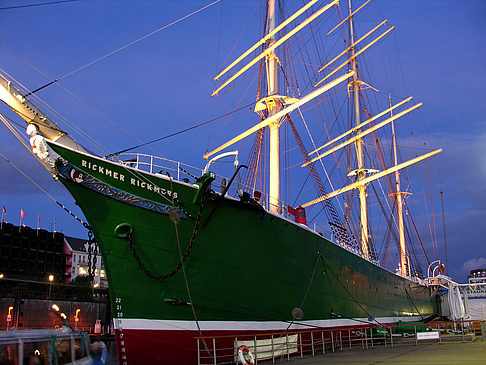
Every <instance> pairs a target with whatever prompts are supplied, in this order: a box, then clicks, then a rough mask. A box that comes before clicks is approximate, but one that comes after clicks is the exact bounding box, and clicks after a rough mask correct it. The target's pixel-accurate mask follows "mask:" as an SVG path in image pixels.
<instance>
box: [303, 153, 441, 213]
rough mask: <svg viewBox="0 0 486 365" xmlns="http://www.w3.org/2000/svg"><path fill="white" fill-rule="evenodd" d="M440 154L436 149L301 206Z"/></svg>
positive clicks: (355, 187)
mask: <svg viewBox="0 0 486 365" xmlns="http://www.w3.org/2000/svg"><path fill="white" fill-rule="evenodd" d="M440 152H442V149H438V150H435V151H432V152H430V153H427V154H425V155H422V156H419V157H416V158H413V159H411V160H408V161H406V162H403V163H401V164H399V165H395V166H393V167H390V168H389V169H386V170H383V171H381V172H379V173H377V174H375V175H373V176H370V177H367V178H366V179H363V180H359V181H356V182H355V183H353V184H349V185H347V186H345V187H343V188H341V189H338V190H335V191H333V192H332V193H329V194H326V195H323V196H321V197H319V198H317V199H314V200H312V201H310V202H309V203H305V204H303V205H302V207H303V208H306V207H308V206H310V205H313V204H316V203H319V202H321V201H323V200H326V199H329V198H332V197H334V196H336V195H339V194H342V193H345V192H346V191H349V190H352V189H357V188H359V187H360V186H363V185H365V184H368V183H369V182H371V181H374V180H376V179H379V178H380V177H383V176H385V175H388V174H391V173H392V172H395V171H398V170H400V169H403V168H405V167H407V166H410V165H412V164H414V163H417V162H419V161H421V160H424V159H426V158H429V157H432V156H434V155H436V154H438V153H440Z"/></svg>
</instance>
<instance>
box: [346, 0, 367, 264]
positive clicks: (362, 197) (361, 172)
mask: <svg viewBox="0 0 486 365" xmlns="http://www.w3.org/2000/svg"><path fill="white" fill-rule="evenodd" d="M348 4H349V14H350V17H349V36H350V44H354V21H353V17H352V16H351V14H352V12H353V10H352V7H351V0H348ZM350 52H351V56H352V61H351V67H352V70H353V71H354V72H355V75H354V77H353V81H352V86H353V97H354V113H355V123H356V125H359V124H360V123H361V122H360V110H359V83H358V63H357V62H356V58H355V57H354V56H355V48H354V47H351V50H350ZM356 133H357V134H359V133H360V130H357V131H356ZM355 147H356V159H357V162H358V169H357V170H356V175H357V177H358V181H361V180H363V179H365V178H366V172H365V169H364V156H363V140H361V139H358V140H357V141H356V142H355ZM358 191H359V203H360V218H361V224H360V228H361V249H362V251H363V256H364V257H365V258H369V257H370V256H369V245H368V241H369V236H368V210H367V205H366V186H365V185H364V184H363V185H359V187H358Z"/></svg>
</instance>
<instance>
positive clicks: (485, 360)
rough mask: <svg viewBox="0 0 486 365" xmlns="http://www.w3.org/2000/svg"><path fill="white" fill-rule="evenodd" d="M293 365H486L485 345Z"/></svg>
mask: <svg viewBox="0 0 486 365" xmlns="http://www.w3.org/2000/svg"><path fill="white" fill-rule="evenodd" d="M290 364H292V365H324V364H333V365H334V364H347V365H348V364H349V365H353V364H359V365H375V364H376V365H388V364H390V365H391V364H393V365H402V364H407V365H410V364H437V365H439V364H440V365H459V364H461V365H462V364H486V341H481V340H480V339H479V340H477V341H475V342H447V343H444V342H443V343H437V342H436V343H429V344H421V345H419V346H414V345H412V344H410V345H402V346H395V347H393V348H392V347H388V348H383V347H375V348H373V349H368V350H365V351H362V352H357V351H356V350H353V351H343V352H334V353H327V354H325V355H322V356H316V357H304V358H303V359H296V358H294V359H292V361H291V362H290Z"/></svg>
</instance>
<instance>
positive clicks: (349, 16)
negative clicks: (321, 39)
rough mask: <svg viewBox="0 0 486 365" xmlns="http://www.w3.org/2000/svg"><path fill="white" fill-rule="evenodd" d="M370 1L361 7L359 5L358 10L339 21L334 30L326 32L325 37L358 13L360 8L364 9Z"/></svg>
mask: <svg viewBox="0 0 486 365" xmlns="http://www.w3.org/2000/svg"><path fill="white" fill-rule="evenodd" d="M370 1H371V0H368V1H367V2H365V3H364V4H363V5H361V6H360V7H359V8H358V9H356V10H355V11H353V12H352V13H351V14H349V15H348V16H347V17H346V18H344V19H343V20H341V22H339V24H338V25H336V26H335V27H334V28H332V29H331V30H330V31H329V32H327V34H326V35H329V34H331V33H332V32H333V31H334V30H336V29H337V28H338V27H339V26H340V25H341V24H343V23H344V22H345V21H346V20H348V19H349V18H351V17H352V16H353V15H354V14H356V13H357V12H358V11H360V10H361V9H362V8H364V6H365V5H366V4H368V3H369V2H370Z"/></svg>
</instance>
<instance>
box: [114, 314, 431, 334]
mask: <svg viewBox="0 0 486 365" xmlns="http://www.w3.org/2000/svg"><path fill="white" fill-rule="evenodd" d="M421 319H422V318H421V317H420V316H407V317H380V318H377V319H376V321H372V322H369V321H368V319H367V318H356V320H352V319H344V318H339V319H324V320H313V321H299V322H298V323H293V324H292V326H291V327H290V329H291V330H303V329H311V328H312V327H317V328H328V327H359V326H363V325H366V324H370V325H371V324H374V325H377V324H379V323H394V322H398V321H400V320H401V321H407V322H413V321H419V320H421ZM113 322H114V325H115V329H117V330H157V331H197V325H196V322H195V321H177V320H160V319H125V318H114V319H113ZM289 324H290V322H279V321H268V322H257V321H248V322H244V321H242V322H237V321H199V326H200V327H201V330H202V331H253V332H255V331H280V330H285V329H287V328H288V326H289Z"/></svg>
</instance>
